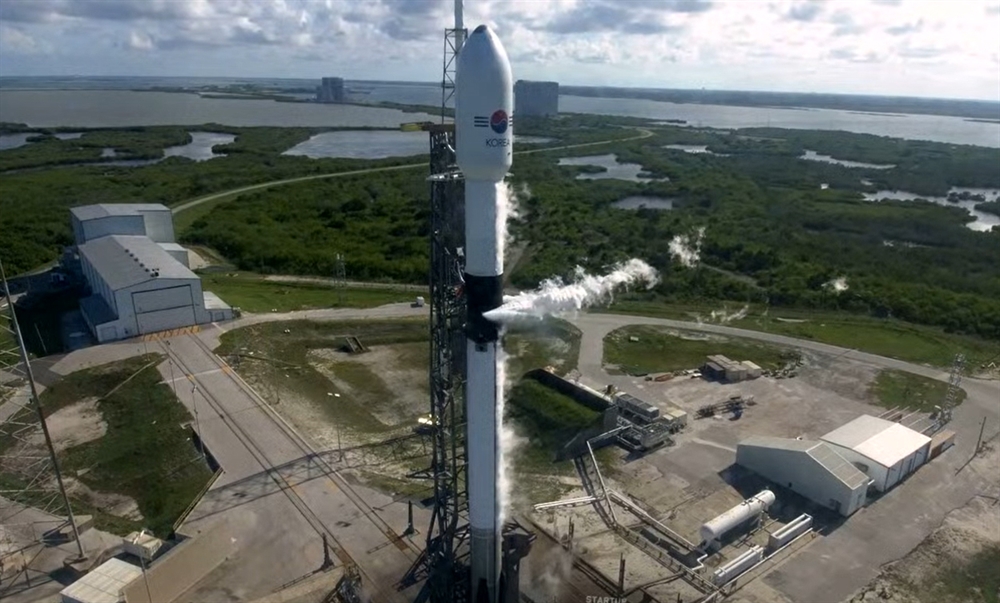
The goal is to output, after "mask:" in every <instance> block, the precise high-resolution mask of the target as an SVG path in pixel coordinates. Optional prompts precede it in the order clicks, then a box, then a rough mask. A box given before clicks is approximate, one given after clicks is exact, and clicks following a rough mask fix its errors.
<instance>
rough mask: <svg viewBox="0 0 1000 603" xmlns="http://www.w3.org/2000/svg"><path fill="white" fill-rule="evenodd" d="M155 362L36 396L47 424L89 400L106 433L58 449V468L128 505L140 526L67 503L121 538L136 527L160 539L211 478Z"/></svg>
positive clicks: (96, 372) (0, 437) (108, 369)
mask: <svg viewBox="0 0 1000 603" xmlns="http://www.w3.org/2000/svg"><path fill="white" fill-rule="evenodd" d="M160 359H161V356H159V355H156V354H148V355H145V356H139V357H136V358H130V359H128V360H123V361H120V362H113V363H110V364H105V365H101V366H98V367H94V368H90V369H85V370H81V371H77V372H75V373H72V374H71V375H68V376H66V377H65V378H63V379H62V380H60V381H59V382H58V383H56V384H55V385H53V386H52V387H50V388H48V389H47V390H45V392H44V393H43V394H42V395H41V404H42V408H43V410H44V412H45V414H46V415H47V416H49V415H52V414H53V413H55V412H56V411H58V410H60V409H62V408H66V407H68V406H71V405H73V404H76V403H78V402H82V401H84V400H93V399H96V400H97V409H98V411H99V412H100V414H101V418H102V420H103V422H104V423H105V425H106V427H107V431H106V433H105V434H104V435H103V436H102V437H100V438H98V439H95V440H92V441H89V442H84V443H82V444H78V445H75V446H71V447H69V448H66V449H65V450H63V451H62V452H61V453H60V462H61V464H62V468H63V472H64V474H66V475H67V476H68V477H74V478H75V479H78V480H80V481H81V482H83V483H84V484H86V485H87V486H89V487H90V488H92V489H93V490H94V491H96V492H97V493H98V494H101V493H115V494H121V495H125V496H129V497H131V498H132V499H133V500H135V502H136V503H137V504H138V510H139V512H140V513H141V514H142V516H143V521H142V522H141V525H140V522H137V521H134V520H131V519H128V518H123V517H117V516H114V515H111V514H110V513H108V512H107V510H106V509H103V508H101V507H100V506H99V505H98V504H97V503H95V502H93V501H92V500H89V499H85V498H84V497H82V496H78V497H74V499H73V500H72V504H73V508H74V510H75V511H76V512H77V513H86V514H92V515H94V516H95V524H96V525H97V527H98V528H100V529H104V530H109V531H111V532H113V533H116V534H120V535H123V536H124V535H126V534H127V533H128V532H131V531H133V530H135V529H138V528H139V527H147V528H149V529H151V530H152V531H153V532H154V533H155V534H157V535H158V536H160V537H166V536H168V535H169V534H170V533H171V532H172V531H173V523H174V522H175V521H176V520H177V518H178V517H179V516H180V514H181V513H182V512H183V511H184V510H185V509H186V508H187V507H188V505H189V504H190V503H191V501H192V500H193V499H194V497H195V496H196V495H197V494H198V493H199V492H200V491H201V490H202V488H203V487H204V486H205V484H206V483H207V481H208V479H209V478H210V477H211V472H210V471H209V469H208V467H207V466H206V465H205V463H204V461H203V460H202V458H201V456H200V455H199V454H198V452H197V450H196V449H195V447H194V445H193V443H192V441H191V435H190V432H189V431H188V430H187V429H185V428H184V427H182V424H183V423H185V422H188V421H190V419H191V417H190V416H189V415H188V413H187V411H186V410H185V409H184V407H183V406H182V405H181V404H180V403H179V402H178V401H177V399H176V398H175V397H174V394H173V392H172V391H171V390H170V388H169V387H168V386H167V385H166V384H164V383H162V381H161V377H160V375H159V373H158V372H157V370H156V365H157V364H158V363H159V360H160ZM5 435H6V434H0V449H6V448H8V447H10V446H12V445H15V444H16V442H15V440H13V439H12V438H10V437H5ZM24 479H25V476H23V475H19V474H18V473H16V472H14V473H4V474H2V475H0V480H2V481H3V482H4V483H5V484H9V485H14V484H18V483H21V484H23V483H24ZM24 502H27V503H29V504H30V503H31V502H37V501H32V500H26V501H24Z"/></svg>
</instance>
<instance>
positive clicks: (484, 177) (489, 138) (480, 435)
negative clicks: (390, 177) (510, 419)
mask: <svg viewBox="0 0 1000 603" xmlns="http://www.w3.org/2000/svg"><path fill="white" fill-rule="evenodd" d="M457 79H458V81H457V82H456V86H455V146H456V149H455V151H456V159H457V162H458V166H459V167H460V168H461V170H462V172H463V173H464V175H465V295H466V300H467V303H468V315H467V323H466V325H467V326H466V332H467V338H468V339H467V348H466V359H467V361H468V362H467V365H466V366H467V373H466V396H465V398H466V416H467V419H468V438H467V441H468V451H469V452H468V477H467V486H468V491H469V524H470V528H471V530H470V531H471V539H470V544H471V550H470V553H471V555H470V556H471V565H472V583H471V585H472V592H471V600H472V601H473V602H474V603H497V602H498V601H500V597H501V596H502V595H503V591H504V586H505V585H504V580H503V578H502V577H501V575H500V574H501V571H500V570H501V558H500V547H501V544H502V540H501V529H502V526H501V525H500V502H499V500H498V498H497V483H498V479H499V475H500V473H499V467H498V465H497V459H498V457H499V447H500V435H499V434H500V432H499V428H500V421H499V419H500V418H499V417H498V416H497V412H498V408H499V404H498V400H497V395H498V385H502V384H498V383H497V346H498V340H499V332H498V330H497V326H496V324H494V323H493V322H491V321H489V320H487V319H486V318H484V317H483V314H484V313H485V312H488V311H490V310H492V309H494V308H497V307H499V306H500V305H501V304H502V302H503V287H502V282H503V252H502V247H501V245H500V243H501V241H500V240H499V238H500V237H501V236H503V234H502V233H503V225H502V224H499V223H498V220H497V218H498V215H499V211H498V209H499V207H498V205H499V194H500V187H501V186H503V179H504V176H506V175H507V170H509V169H510V166H511V162H512V159H513V149H514V132H513V120H512V112H513V108H514V107H513V97H514V86H513V79H512V76H511V72H510V62H509V61H508V60H507V52H506V51H505V50H504V49H503V46H502V45H501V44H500V40H499V39H497V37H496V35H495V34H494V33H493V32H492V31H490V29H489V28H488V27H486V26H485V25H480V26H479V27H477V28H476V29H475V30H474V31H473V32H472V34H471V35H470V36H469V37H468V39H467V40H466V41H465V44H464V45H463V46H462V50H461V52H460V54H459V56H458V66H457Z"/></svg>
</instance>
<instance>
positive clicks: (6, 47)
mask: <svg viewBox="0 0 1000 603" xmlns="http://www.w3.org/2000/svg"><path fill="white" fill-rule="evenodd" d="M0 50H3V51H4V52H10V53H13V54H23V55H32V54H47V53H49V52H51V50H52V47H51V46H50V45H49V44H48V43H46V42H44V41H39V40H36V39H35V38H34V37H32V36H30V35H28V34H26V33H25V32H23V31H21V30H20V29H18V28H16V27H11V26H9V25H6V24H2V23H0ZM0 63H2V61H0Z"/></svg>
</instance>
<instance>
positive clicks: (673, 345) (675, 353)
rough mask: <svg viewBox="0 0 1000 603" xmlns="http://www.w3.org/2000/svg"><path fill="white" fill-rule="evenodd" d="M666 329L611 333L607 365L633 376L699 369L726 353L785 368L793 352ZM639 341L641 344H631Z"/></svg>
mask: <svg viewBox="0 0 1000 603" xmlns="http://www.w3.org/2000/svg"><path fill="white" fill-rule="evenodd" d="M668 331H669V330H668V329H666V328H664V327H653V326H648V325H647V326H632V327H625V328H622V329H617V330H615V331H612V332H611V333H609V334H608V336H607V337H606V338H605V344H604V362H605V363H607V364H611V365H615V366H617V367H618V370H620V371H622V372H628V373H631V374H644V373H658V372H667V371H676V370H681V369H691V368H697V367H699V366H701V365H702V364H704V362H705V357H706V356H708V355H709V354H723V355H725V356H728V357H729V358H732V359H733V360H750V361H752V362H755V363H756V364H758V365H760V367H761V368H764V369H774V368H778V367H780V366H782V365H783V364H784V362H785V360H787V359H789V358H792V357H793V356H792V355H791V353H790V352H788V351H786V350H782V349H780V348H776V347H773V346H769V345H766V344H760V343H756V342H754V341H751V340H748V339H736V338H725V337H720V336H717V335H711V336H706V335H699V334H695V333H690V334H688V335H686V336H685V337H679V336H677V335H676V334H671V333H670V332H668ZM631 338H637V339H638V341H631Z"/></svg>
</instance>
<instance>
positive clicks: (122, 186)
mask: <svg viewBox="0 0 1000 603" xmlns="http://www.w3.org/2000/svg"><path fill="white" fill-rule="evenodd" d="M194 130H210V131H222V132H229V133H233V134H236V135H237V139H236V143H235V145H237V148H238V150H239V151H240V152H235V153H233V154H232V155H231V156H227V157H220V158H216V159H213V160H211V161H200V162H198V161H192V160H190V159H186V158H183V157H171V158H169V159H166V160H164V161H162V162H159V163H157V164H155V165H148V166H144V167H123V166H117V167H116V166H99V165H93V166H72V167H70V166H66V167H58V168H50V169H44V170H42V169H31V170H26V171H23V172H17V173H4V174H3V178H0V250H3V260H4V268H5V269H6V270H7V274H8V275H16V274H20V273H22V272H26V271H28V270H31V269H33V268H35V267H37V266H39V265H41V264H44V263H46V262H48V261H51V260H53V259H55V258H56V257H57V256H58V254H59V252H60V251H61V250H62V247H63V246H65V245H70V244H72V242H73V239H72V233H71V231H70V222H69V212H68V211H67V210H68V209H69V208H70V207H73V206H76V205H87V204H91V203H123V202H129V203H164V204H166V205H178V204H180V203H182V202H184V201H187V200H191V199H195V198H198V197H203V196H206V195H208V194H211V193H213V192H220V191H227V190H231V189H235V188H239V187H241V186H247V185H252V184H258V183H263V182H271V181H274V180H282V179H287V178H295V177H301V176H310V175H320V174H330V173H335V172H344V171H350V170H356V169H362V168H371V167H382V166H395V165H403V164H407V163H412V160H407V159H405V158H391V159H384V160H377V161H371V160H362V159H309V158H307V157H295V156H287V155H280V154H279V153H280V151H283V150H285V149H280V150H279V146H278V145H283V144H294V143H295V142H298V141H301V140H304V139H305V138H307V137H308V136H309V135H310V133H311V132H319V131H321V130H320V129H316V130H307V129H304V128H293V129H291V132H288V131H286V130H285V129H282V128H263V127H262V128H234V127H222V126H212V125H204V126H192V127H190V128H174V127H152V126H151V127H144V128H128V129H125V130H101V131H94V132H91V133H88V134H86V135H85V136H84V137H83V138H81V139H77V140H65V141H58V142H59V144H60V145H63V146H61V147H59V149H58V151H56V150H53V151H52V156H51V157H49V159H51V160H52V161H51V162H56V163H67V162H68V163H78V162H79V161H78V160H77V158H76V157H75V156H74V155H73V153H74V152H73V151H72V149H73V148H76V147H73V146H72V145H73V144H74V143H77V142H79V141H81V140H85V139H87V138H88V137H89V136H94V135H98V134H99V135H101V136H120V137H121V138H120V139H119V140H118V142H119V143H120V144H122V145H123V150H124V149H125V148H132V149H133V150H135V151H136V153H137V154H138V153H139V152H140V151H141V152H142V153H143V154H145V153H152V151H151V150H150V149H152V148H153V147H155V148H158V149H160V151H158V153H156V154H155V156H156V157H160V156H162V148H165V147H168V146H173V145H174V144H175V143H177V142H178V141H177V140H176V139H174V138H170V136H174V134H173V133H177V132H180V133H182V134H183V136H184V139H183V140H181V141H180V144H184V143H185V142H187V141H188V140H189V138H188V137H187V132H188V131H194ZM132 137H138V139H139V140H147V141H148V142H149V145H150V146H147V147H142V148H139V147H128V145H129V144H132V143H128V142H127V140H129V139H131V138H132ZM102 142H107V141H102ZM35 144H47V143H35ZM52 144H53V145H54V144H55V143H52ZM220 146H221V145H220ZM226 146H227V148H229V147H230V145H226ZM32 147H33V145H27V146H26V147H21V148H20V149H13V150H7V151H2V152H0V162H2V161H4V159H3V158H4V157H6V156H7V154H8V153H16V152H18V151H21V149H31V148H32ZM98 151H99V149H98ZM25 152H29V151H25ZM30 152H31V153H39V152H40V151H30ZM88 152H89V151H88ZM144 156H145V155H144ZM36 159H38V158H35V159H32V160H33V161H35V160H36ZM51 162H50V163H51ZM42 163H43V164H44V163H45V162H42ZM36 165H38V164H37V162H36ZM415 173H416V171H415ZM416 177H417V178H421V176H416ZM424 198H426V187H425V189H424V192H423V193H422V195H421V199H424ZM178 232H180V229H178ZM258 243H260V241H258Z"/></svg>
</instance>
